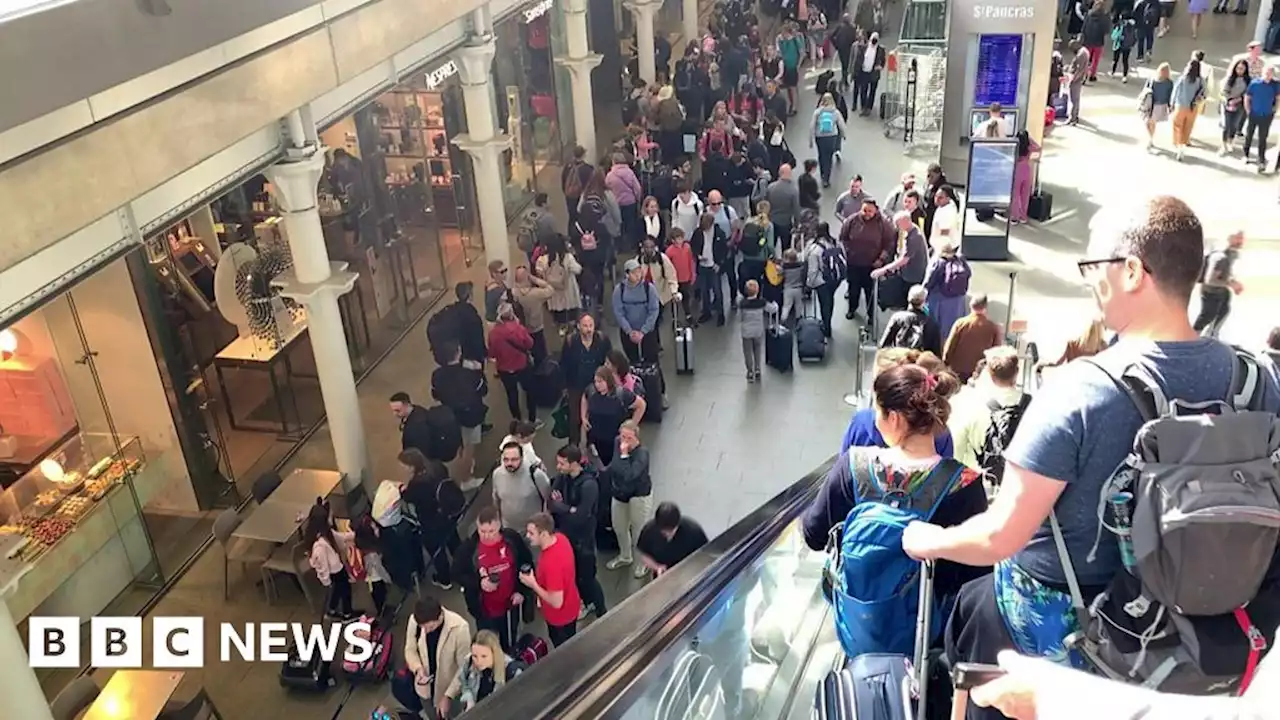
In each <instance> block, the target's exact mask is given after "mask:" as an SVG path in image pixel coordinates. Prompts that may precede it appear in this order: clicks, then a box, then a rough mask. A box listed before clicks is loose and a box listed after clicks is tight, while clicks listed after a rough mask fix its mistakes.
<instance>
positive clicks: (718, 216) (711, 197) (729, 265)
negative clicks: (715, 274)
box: [707, 190, 742, 310]
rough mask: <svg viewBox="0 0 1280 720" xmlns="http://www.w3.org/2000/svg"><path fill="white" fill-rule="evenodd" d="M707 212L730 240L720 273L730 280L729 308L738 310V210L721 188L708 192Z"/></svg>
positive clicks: (739, 224)
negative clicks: (735, 242)
mask: <svg viewBox="0 0 1280 720" xmlns="http://www.w3.org/2000/svg"><path fill="white" fill-rule="evenodd" d="M707 212H709V213H711V216H712V217H713V218H715V221H716V228H717V229H719V230H720V232H722V233H724V236H725V238H727V239H728V240H730V244H729V254H728V256H727V257H725V259H724V265H722V266H721V267H720V274H722V275H724V276H725V277H726V278H727V279H728V280H729V309H730V310H736V309H737V308H738V289H737V288H738V266H737V263H738V251H737V250H736V249H735V248H736V245H734V243H733V241H734V239H735V238H734V234H735V233H737V232H738V229H739V228H741V227H742V223H741V221H740V220H739V218H738V211H737V210H735V209H734V208H733V205H729V204H726V203H725V201H724V195H722V194H721V193H720V191H719V190H712V191H711V192H709V193H707ZM722 309H723V308H722Z"/></svg>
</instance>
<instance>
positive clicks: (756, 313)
mask: <svg viewBox="0 0 1280 720" xmlns="http://www.w3.org/2000/svg"><path fill="white" fill-rule="evenodd" d="M777 311H778V305H777V303H771V302H768V301H767V300H765V299H764V298H762V297H760V283H759V282H757V281H755V280H748V281H747V282H746V285H745V286H744V288H743V298H742V302H741V303H738V320H739V322H740V324H741V325H740V326H741V328H742V360H743V362H745V363H746V365H747V382H749V383H753V382H757V381H758V380H759V379H760V366H761V364H762V362H763V358H764V333H765V328H766V327H767V325H768V321H767V319H766V315H769V314H771V313H775V312H777Z"/></svg>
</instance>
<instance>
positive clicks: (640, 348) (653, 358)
mask: <svg viewBox="0 0 1280 720" xmlns="http://www.w3.org/2000/svg"><path fill="white" fill-rule="evenodd" d="M659 327H662V321H661V319H659V321H658V325H657V326H655V327H654V328H653V330H651V331H649V332H647V333H645V335H644V337H643V338H641V339H640V344H638V345H637V344H636V343H634V342H631V338H630V337H629V336H628V335H627V333H625V332H624V333H622V338H621V343H620V344H621V345H622V352H623V353H625V354H626V356H627V359H628V360H630V361H631V364H632V365H635V364H636V363H638V362H650V363H656V362H658V348H659V347H660V346H659V343H658V328H659Z"/></svg>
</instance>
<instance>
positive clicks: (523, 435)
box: [498, 420, 542, 467]
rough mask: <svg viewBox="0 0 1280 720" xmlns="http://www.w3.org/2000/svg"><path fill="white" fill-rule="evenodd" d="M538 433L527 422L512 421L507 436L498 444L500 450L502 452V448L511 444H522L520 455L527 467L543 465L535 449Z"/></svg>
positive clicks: (531, 424)
mask: <svg viewBox="0 0 1280 720" xmlns="http://www.w3.org/2000/svg"><path fill="white" fill-rule="evenodd" d="M537 432H538V429H537V428H536V427H534V425H533V423H531V422H528V421H527V420H512V421H511V425H510V427H508V428H507V436H506V437H504V438H502V442H500V443H498V449H499V451H501V449H502V447H503V446H505V445H506V444H507V443H510V442H517V443H520V453H521V455H523V456H524V465H525V467H533V466H534V465H541V464H542V458H540V457H538V451H537V450H534V449H533V436H534V435H536V434H537Z"/></svg>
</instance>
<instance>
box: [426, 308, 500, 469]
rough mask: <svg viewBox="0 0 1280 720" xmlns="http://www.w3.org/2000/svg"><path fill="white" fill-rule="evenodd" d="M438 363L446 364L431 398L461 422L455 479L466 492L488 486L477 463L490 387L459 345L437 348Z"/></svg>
mask: <svg viewBox="0 0 1280 720" xmlns="http://www.w3.org/2000/svg"><path fill="white" fill-rule="evenodd" d="M468 307H470V306H468ZM477 318H478V316H477ZM436 360H437V361H438V362H440V363H442V364H441V365H440V367H438V368H436V369H435V371H434V372H432V373H431V397H433V398H435V399H436V401H437V402H439V403H440V404H441V405H444V406H445V407H447V408H449V409H450V410H452V411H453V416H454V417H455V418H457V420H458V426H459V428H460V430H461V433H462V450H461V452H460V453H459V454H458V467H457V468H455V473H454V477H457V478H458V483H459V484H460V485H462V488H463V489H464V490H471V489H474V488H476V487H479V486H480V483H482V482H484V478H478V477H475V461H476V446H477V445H479V444H480V435H481V430H482V429H481V426H482V425H483V424H484V417H485V414H486V413H487V412H488V410H489V408H488V407H486V406H485V404H484V398H485V395H486V394H487V393H488V391H489V385H488V382H487V381H486V380H485V377H484V371H483V370H481V369H480V368H475V367H470V366H469V365H470V364H469V363H468V362H467V361H466V360H465V359H463V356H462V349H461V347H460V346H459V345H458V344H457V343H455V342H444V343H441V344H440V345H438V346H436Z"/></svg>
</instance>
